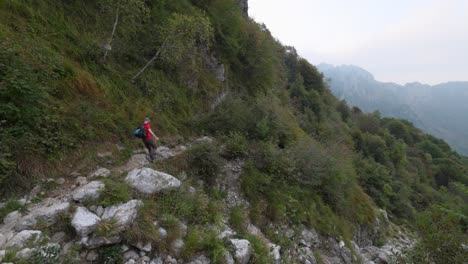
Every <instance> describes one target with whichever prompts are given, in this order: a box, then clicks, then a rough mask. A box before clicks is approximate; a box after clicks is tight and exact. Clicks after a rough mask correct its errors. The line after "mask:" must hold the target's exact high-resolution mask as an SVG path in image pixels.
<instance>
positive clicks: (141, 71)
mask: <svg viewBox="0 0 468 264" xmlns="http://www.w3.org/2000/svg"><path fill="white" fill-rule="evenodd" d="M166 43H167V39H166V40H165V41H164V43H163V44H162V45H161V46H160V47H159V49H158V51H157V52H156V54H154V56H153V57H152V58H151V60H149V61H148V63H146V65H145V66H144V67H143V68H141V70H140V71H139V72H137V74H135V76H133V78H132V82H134V81H135V80H136V78H138V76H140V75H141V74H142V73H143V72H144V71H145V70H146V68H148V67H149V66H150V65H151V64H152V63H153V62H154V61H155V60H156V59H157V58H158V56H159V53H161V51H162V50H163V49H165V48H166Z"/></svg>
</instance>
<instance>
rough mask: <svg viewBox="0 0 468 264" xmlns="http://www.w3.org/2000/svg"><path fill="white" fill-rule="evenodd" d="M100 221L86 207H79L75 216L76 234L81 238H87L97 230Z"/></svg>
mask: <svg viewBox="0 0 468 264" xmlns="http://www.w3.org/2000/svg"><path fill="white" fill-rule="evenodd" d="M100 221H101V219H100V218H99V217H98V216H97V215H95V214H93V213H91V212H90V211H89V210H88V209H86V208H85V207H78V208H77V209H76V211H75V214H74V215H73V219H72V226H73V227H74V228H75V230H76V233H78V234H79V235H80V236H81V237H85V236H87V235H89V234H91V233H92V232H94V230H96V227H97V225H98V224H99V222H100Z"/></svg>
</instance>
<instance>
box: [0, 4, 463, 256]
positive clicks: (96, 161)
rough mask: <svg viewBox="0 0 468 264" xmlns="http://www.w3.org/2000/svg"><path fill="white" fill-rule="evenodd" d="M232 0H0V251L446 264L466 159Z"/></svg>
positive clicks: (457, 246)
mask: <svg viewBox="0 0 468 264" xmlns="http://www.w3.org/2000/svg"><path fill="white" fill-rule="evenodd" d="M246 6H247V5H246V1H237V0H192V1H188V0H181V1H162V0H161V1H160V0H158V1H156V0H152V1H144V0H132V1H111V0H102V1H101V0H100V1H83V0H72V1H65V0H64V1H51V0H42V1H33V3H31V2H30V1H26V0H4V1H2V2H0V125H1V130H0V184H1V192H2V193H1V197H3V202H2V203H1V204H0V217H1V219H3V224H2V225H0V230H1V232H0V261H3V262H14V263H57V262H59V263H242V264H247V263H376V262H377V263H388V262H391V261H398V262H403V263H411V262H413V263H423V262H434V263H463V261H464V260H465V259H466V258H467V253H468V252H467V250H466V246H465V245H466V244H467V242H468V241H467V235H466V231H467V218H466V215H468V197H467V186H466V185H467V184H468V174H467V173H468V172H467V168H468V164H467V161H466V159H465V158H464V157H461V156H459V155H458V154H457V153H455V152H454V151H452V150H451V148H450V147H449V146H448V145H447V144H446V143H445V142H444V141H442V140H439V139H437V138H435V137H432V136H430V135H427V134H424V133H423V132H421V131H420V130H419V129H417V128H415V127H414V126H413V125H412V124H411V123H409V122H405V121H400V120H396V119H389V118H381V117H380V116H378V115H375V114H366V113H362V112H361V111H359V110H358V109H356V108H353V109H350V108H349V107H348V106H347V105H346V103H345V102H343V101H339V100H338V99H336V98H335V97H334V96H333V95H332V94H331V92H330V90H329V89H328V88H327V85H326V83H325V82H324V80H323V76H322V75H321V74H320V73H319V72H318V71H317V69H316V68H315V67H314V66H313V65H311V64H310V63H309V62H307V61H306V60H305V59H303V58H301V57H300V56H299V55H298V54H297V52H296V51H295V49H294V48H292V47H285V46H283V45H281V43H279V42H278V41H276V40H275V38H274V37H273V36H271V34H270V32H269V31H268V29H267V28H266V27H265V26H264V25H259V24H257V23H255V22H254V21H252V20H251V19H249V18H248V17H247V16H246V13H247V12H246V11H247V10H245V8H246ZM146 116H148V117H150V118H151V119H152V120H153V122H152V123H153V128H154V130H155V131H156V133H157V134H158V136H159V137H160V138H161V142H160V143H159V144H160V146H159V148H158V149H157V151H156V154H157V156H158V159H157V161H156V162H154V163H149V162H148V161H147V159H146V154H145V151H144V150H142V149H141V147H142V146H143V145H142V144H141V142H139V141H138V140H136V139H135V138H133V136H132V132H133V130H134V129H135V127H136V126H137V125H138V124H140V123H141V122H142V120H143V118H144V117H146Z"/></svg>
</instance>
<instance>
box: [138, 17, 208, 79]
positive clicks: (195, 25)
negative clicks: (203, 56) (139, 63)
mask: <svg viewBox="0 0 468 264" xmlns="http://www.w3.org/2000/svg"><path fill="white" fill-rule="evenodd" d="M162 31H163V32H161V33H162V34H161V35H162V36H163V42H162V44H161V45H160V46H159V47H158V49H157V50H156V52H155V53H154V56H153V57H152V58H151V59H150V60H149V61H148V63H146V65H145V66H143V68H141V69H140V71H138V72H137V73H136V74H135V76H133V78H132V81H135V80H136V79H137V78H138V77H139V76H140V75H141V74H142V73H143V72H144V71H145V70H146V69H147V68H148V67H149V66H150V65H151V64H152V63H153V62H154V61H156V60H157V59H158V58H161V59H162V60H165V61H166V62H168V63H173V64H178V63H179V62H180V61H181V60H183V59H185V58H187V57H189V56H193V55H195V54H199V53H200V51H201V50H204V49H208V47H209V45H210V42H211V39H212V36H213V30H212V28H211V25H210V21H209V20H208V19H207V18H206V17H205V16H202V15H199V16H187V15H182V14H174V15H173V16H172V17H171V18H170V19H169V21H168V24H167V25H166V26H165V27H164V28H163V29H162Z"/></svg>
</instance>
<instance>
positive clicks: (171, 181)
mask: <svg viewBox="0 0 468 264" xmlns="http://www.w3.org/2000/svg"><path fill="white" fill-rule="evenodd" d="M125 181H126V182H127V183H128V184H129V185H130V186H131V187H133V188H134V189H136V190H137V191H138V192H140V193H143V194H154V193H157V192H160V191H162V190H165V189H172V188H178V187H180V184H181V183H180V181H179V180H178V179H177V178H175V177H173V176H171V175H169V174H166V173H163V172H159V171H155V170H153V169H150V168H140V169H135V170H132V171H131V172H129V173H128V175H127V177H126V178H125Z"/></svg>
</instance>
